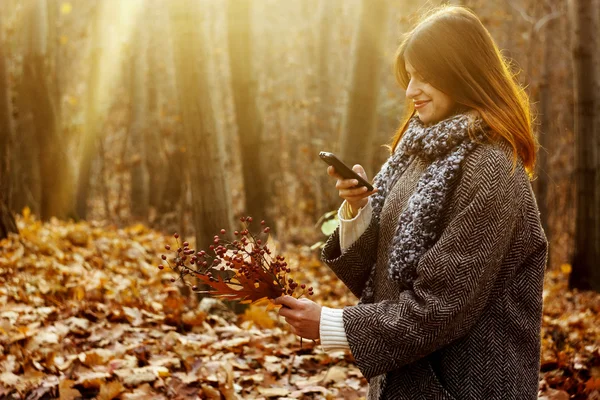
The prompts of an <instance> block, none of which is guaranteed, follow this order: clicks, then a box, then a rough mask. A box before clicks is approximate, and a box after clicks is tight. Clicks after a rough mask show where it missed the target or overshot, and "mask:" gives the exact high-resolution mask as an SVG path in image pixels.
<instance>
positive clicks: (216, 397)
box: [200, 383, 221, 400]
mask: <svg viewBox="0 0 600 400" xmlns="http://www.w3.org/2000/svg"><path fill="white" fill-rule="evenodd" d="M200 387H201V388H202V392H203V393H204V394H205V395H206V398H207V399H209V400H221V392H219V390H218V389H215V388H214V387H212V386H210V385H207V384H206V383H203V384H201V385H200Z"/></svg>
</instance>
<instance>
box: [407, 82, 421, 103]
mask: <svg viewBox="0 0 600 400" xmlns="http://www.w3.org/2000/svg"><path fill="white" fill-rule="evenodd" d="M419 94H421V88H420V87H419V85H418V84H417V83H416V82H415V80H414V79H411V80H410V81H409V82H408V87H407V88H406V97H408V98H409V99H414V98H416V97H417V96H418V95H419Z"/></svg>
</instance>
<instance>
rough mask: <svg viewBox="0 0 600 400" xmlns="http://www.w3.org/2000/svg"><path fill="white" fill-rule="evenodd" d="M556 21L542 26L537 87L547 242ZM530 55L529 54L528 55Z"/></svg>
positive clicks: (540, 193) (539, 186)
mask: <svg viewBox="0 0 600 400" xmlns="http://www.w3.org/2000/svg"><path fill="white" fill-rule="evenodd" d="M555 26H556V23H555V22H554V21H553V20H551V21H549V22H548V24H547V25H546V27H545V28H544V34H543V38H544V41H543V43H542V47H543V50H542V51H543V57H542V66H541V68H542V72H541V74H542V76H541V79H540V88H539V112H540V119H541V121H540V129H539V132H538V140H539V144H540V150H539V151H538V158H537V171H538V172H537V180H536V184H535V189H536V194H537V203H538V208H539V211H540V219H541V222H542V226H543V227H544V231H545V232H546V238H547V239H548V242H551V237H552V231H551V230H550V225H549V223H548V217H549V213H550V207H549V206H548V203H549V201H550V197H549V195H548V189H549V185H550V180H549V172H550V171H549V167H550V164H549V163H548V151H549V149H550V137H551V135H552V130H553V124H552V120H553V117H554V115H553V113H552V91H551V90H550V85H551V82H552V79H551V78H552V75H551V72H552V63H553V62H554V57H555V52H554V46H556V43H555V41H554V38H555V37H556V36H555V35H556V29H554V27H555ZM529 57H531V55H530V56H529ZM550 261H551V260H550V252H549V253H548V265H551V262H550Z"/></svg>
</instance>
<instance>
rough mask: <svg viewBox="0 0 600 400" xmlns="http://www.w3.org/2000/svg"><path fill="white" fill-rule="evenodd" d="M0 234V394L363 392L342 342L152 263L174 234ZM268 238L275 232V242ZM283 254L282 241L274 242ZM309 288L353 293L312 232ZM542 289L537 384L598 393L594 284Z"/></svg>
mask: <svg viewBox="0 0 600 400" xmlns="http://www.w3.org/2000/svg"><path fill="white" fill-rule="evenodd" d="M18 224H19V228H20V231H21V234H20V236H19V237H15V236H13V237H11V238H9V239H5V240H3V241H2V242H0V350H2V355H1V356H0V399H32V400H35V399H52V398H60V399H66V400H70V399H79V398H84V399H85V398H90V399H91V398H95V399H99V400H110V399H198V398H202V399H221V398H224V399H259V398H260V399H270V398H279V399H299V398H302V399H359V398H364V397H365V395H366V389H367V382H366V380H365V379H364V378H363V377H362V375H361V374H360V371H359V370H358V368H357V367H356V366H355V364H354V363H353V359H352V356H351V354H350V353H349V352H338V353H335V354H333V355H328V354H326V353H324V352H323V351H322V350H321V348H320V346H318V345H317V344H315V343H313V342H311V341H306V340H305V341H303V345H302V348H301V347H300V341H299V340H298V338H297V337H296V336H294V335H293V334H291V333H290V331H289V330H288V329H287V326H286V324H285V323H284V321H283V320H280V319H279V318H278V316H277V313H276V311H274V310H272V311H267V310H266V307H265V306H264V305H252V306H250V307H249V308H248V309H247V310H246V311H245V313H244V314H241V315H236V314H235V313H233V312H232V311H231V310H230V308H228V307H227V306H226V305H225V304H224V303H222V302H220V301H218V300H214V299H210V298H204V299H198V298H197V297H196V295H195V294H193V293H189V292H188V291H186V289H185V288H183V287H182V286H180V285H178V284H172V283H171V282H170V278H171V277H172V276H173V273H169V271H167V270H163V271H159V270H158V269H157V264H158V263H159V257H160V254H161V252H162V251H163V250H162V249H164V246H165V244H168V242H169V241H170V240H171V238H170V236H165V235H162V234H160V233H158V232H156V231H152V230H150V229H148V228H147V227H145V226H143V225H134V226H130V227H127V228H124V229H118V228H116V227H114V226H109V225H105V224H102V223H84V222H82V223H72V222H70V223H69V222H61V221H57V220H52V221H50V222H48V223H44V224H42V223H41V222H40V221H38V220H36V219H35V218H34V217H33V216H31V215H27V214H26V215H25V217H20V218H19V219H18ZM273 245H274V246H276V245H277V244H276V243H275V242H273ZM278 253H280V254H281V252H278ZM285 255H286V258H287V259H288V263H289V264H290V265H291V266H292V267H293V268H292V270H293V271H294V272H295V273H294V274H293V275H294V277H295V278H296V279H297V280H300V281H303V282H306V283H310V284H311V285H312V286H313V287H314V291H315V294H314V296H312V299H313V300H315V301H317V302H319V303H320V304H322V305H326V306H329V307H343V306H345V305H351V304H355V303H356V299H355V298H354V297H353V296H352V295H351V294H350V293H349V291H348V290H347V289H346V288H345V287H344V285H343V284H342V283H341V282H340V281H339V280H338V279H336V278H335V276H334V275H333V273H331V272H330V271H329V270H328V269H327V267H326V266H324V265H323V264H322V263H321V262H320V261H319V260H318V255H317V254H316V253H315V251H311V250H310V248H309V247H308V246H297V247H293V248H287V249H286V252H285ZM568 273H569V268H568V266H563V267H562V268H561V269H560V270H556V271H549V273H548V276H547V283H546V287H545V291H544V310H545V311H544V319H543V332H542V333H543V341H542V362H541V373H540V377H541V383H540V398H544V399H563V398H564V399H568V398H574V399H585V398H597V399H599V398H600V395H599V391H600V354H599V344H600V340H599V339H600V317H599V314H600V295H598V294H595V293H591V292H585V293H577V292H571V291H568V290H567V288H566V279H567V277H568Z"/></svg>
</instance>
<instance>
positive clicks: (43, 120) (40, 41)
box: [23, 0, 73, 220]
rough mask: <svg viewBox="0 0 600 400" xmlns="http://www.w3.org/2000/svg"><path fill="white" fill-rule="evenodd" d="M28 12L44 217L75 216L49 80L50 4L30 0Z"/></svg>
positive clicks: (64, 144)
mask: <svg viewBox="0 0 600 400" xmlns="http://www.w3.org/2000/svg"><path fill="white" fill-rule="evenodd" d="M26 4H27V6H26V7H27V8H26V10H27V11H26V15H27V16H30V17H31V23H30V24H29V29H30V32H29V33H30V36H29V39H30V41H29V46H28V49H27V52H26V54H25V56H24V58H23V65H24V68H25V69H26V70H28V75H29V76H30V77H31V78H32V80H31V81H29V84H28V88H29V89H30V90H29V93H28V95H29V101H31V103H32V104H33V116H34V118H33V123H34V127H35V132H36V137H37V141H38V143H39V146H40V149H41V152H40V156H41V157H40V176H41V193H42V197H41V210H40V211H41V218H42V219H43V220H48V219H50V217H53V216H55V217H58V218H62V219H66V218H67V217H71V216H73V201H72V200H73V197H72V189H71V187H72V185H71V180H72V171H71V168H70V164H69V160H70V159H71V157H70V156H69V154H68V153H67V148H68V143H67V140H66V139H65V138H64V136H62V135H60V132H59V131H58V126H59V121H58V120H57V113H56V109H57V107H58V105H57V104H56V98H55V93H54V92H53V90H52V86H51V84H50V77H51V74H52V71H51V70H50V69H49V68H48V64H47V57H48V55H49V54H48V50H47V48H48V46H47V38H46V35H47V26H48V15H47V9H46V7H47V4H46V2H45V1H42V0H30V1H28V2H27V3H26Z"/></svg>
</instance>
